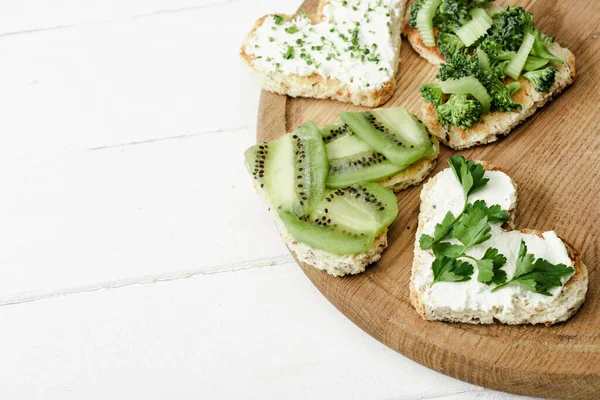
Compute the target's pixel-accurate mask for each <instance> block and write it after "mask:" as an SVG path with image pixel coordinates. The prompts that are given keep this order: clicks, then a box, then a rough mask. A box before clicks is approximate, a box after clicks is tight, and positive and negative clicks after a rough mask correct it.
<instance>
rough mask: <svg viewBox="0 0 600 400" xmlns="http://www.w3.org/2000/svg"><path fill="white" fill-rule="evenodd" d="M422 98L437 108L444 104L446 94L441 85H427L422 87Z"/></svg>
mask: <svg viewBox="0 0 600 400" xmlns="http://www.w3.org/2000/svg"><path fill="white" fill-rule="evenodd" d="M421 96H423V98H424V99H425V100H427V101H428V102H430V103H431V104H433V105H434V106H436V107H437V106H439V105H440V104H442V102H443V99H444V92H443V91H442V88H441V87H440V84H439V83H426V84H424V85H423V86H421Z"/></svg>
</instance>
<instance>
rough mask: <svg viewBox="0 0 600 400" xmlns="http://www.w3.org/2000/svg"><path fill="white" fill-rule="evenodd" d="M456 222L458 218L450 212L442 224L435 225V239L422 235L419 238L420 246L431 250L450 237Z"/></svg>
mask: <svg viewBox="0 0 600 400" xmlns="http://www.w3.org/2000/svg"><path fill="white" fill-rule="evenodd" d="M455 220H456V218H454V214H452V212H450V211H448V213H447V214H446V216H445V217H444V219H443V221H442V223H440V224H436V225H435V230H434V231H433V237H431V236H429V235H421V237H420V238H419V246H421V248H422V249H431V247H432V246H433V245H434V244H435V243H438V242H439V241H440V240H442V239H444V238H445V237H446V236H447V235H448V233H449V232H450V230H451V229H452V225H454V222H455Z"/></svg>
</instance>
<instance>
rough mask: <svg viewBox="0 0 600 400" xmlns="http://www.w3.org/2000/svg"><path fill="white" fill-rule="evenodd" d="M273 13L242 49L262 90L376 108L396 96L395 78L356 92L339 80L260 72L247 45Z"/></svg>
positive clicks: (395, 30)
mask: <svg viewBox="0 0 600 400" xmlns="http://www.w3.org/2000/svg"><path fill="white" fill-rule="evenodd" d="M327 3H328V0H320V2H319V7H318V12H317V14H314V15H311V16H310V19H311V21H312V22H313V23H317V22H319V21H320V20H322V11H323V7H324V6H325V5H326V4H327ZM272 15H273V14H269V15H265V16H263V17H261V18H259V19H258V20H257V21H256V22H255V23H254V26H253V28H252V30H251V31H250V33H249V34H248V35H247V36H246V38H245V40H244V43H243V44H242V47H241V49H240V56H241V58H242V60H243V61H244V64H246V65H247V66H248V67H249V68H250V70H251V71H252V72H253V73H254V75H255V76H256V77H257V78H258V80H259V82H260V83H261V86H262V88H263V89H265V90H267V91H269V92H273V93H278V94H284V95H288V96H291V97H312V98H315V99H333V100H338V101H342V102H347V103H353V104H356V105H361V106H365V107H377V106H379V105H381V104H383V103H385V102H386V101H388V100H389V98H390V97H392V95H393V94H394V90H395V89H396V80H395V78H394V76H395V74H394V76H392V77H391V78H390V80H388V81H387V82H385V83H384V84H383V85H382V86H381V87H380V88H378V89H370V90H369V89H368V88H361V89H359V90H356V89H355V88H352V87H351V86H350V85H349V84H348V83H345V82H342V81H341V80H339V79H336V78H330V77H323V76H321V75H319V74H317V73H313V74H312V75H309V76H301V75H295V74H284V73H283V72H281V71H276V72H265V71H260V70H258V69H256V68H254V66H253V57H252V56H251V55H249V54H248V52H247V51H246V49H247V46H248V44H249V42H250V40H251V39H252V37H253V36H254V34H255V33H256V31H257V29H258V28H259V27H260V26H261V25H262V24H263V23H264V21H265V19H266V18H268V17H270V16H272ZM278 15H280V16H282V17H284V19H285V20H290V19H292V18H294V17H295V15H284V14H278ZM403 16H404V10H403V9H401V10H400V21H399V23H398V24H396V26H394V25H392V38H397V39H396V40H397V56H396V60H395V67H396V69H395V71H397V70H398V64H399V63H400V45H401V43H402V41H401V39H400V30H401V26H400V25H401V23H402V18H403Z"/></svg>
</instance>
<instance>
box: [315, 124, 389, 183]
mask: <svg viewBox="0 0 600 400" xmlns="http://www.w3.org/2000/svg"><path fill="white" fill-rule="evenodd" d="M329 126H335V125H329ZM343 126H346V125H343ZM325 148H326V149H327V157H328V158H329V176H328V178H327V187H329V188H342V187H346V186H350V185H352V184H355V183H360V182H373V181H377V180H380V179H383V178H387V177H388V176H391V175H394V174H396V173H398V172H399V171H400V168H398V167H397V166H396V165H394V164H392V163H391V162H389V161H388V160H387V158H385V156H384V155H383V154H381V153H378V152H377V151H375V150H373V149H372V148H371V146H369V145H368V144H367V143H365V142H364V141H363V140H361V139H359V138H358V136H356V135H354V134H352V132H351V131H350V130H349V129H348V128H346V130H345V134H344V135H343V136H341V137H338V138H337V139H334V140H332V141H330V142H329V143H327V144H326V145H325Z"/></svg>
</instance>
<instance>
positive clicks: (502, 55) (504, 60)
mask: <svg viewBox="0 0 600 400" xmlns="http://www.w3.org/2000/svg"><path fill="white" fill-rule="evenodd" d="M515 55H516V53H515V52H514V51H504V50H501V51H498V52H496V53H495V54H494V55H493V56H492V57H491V58H490V66H491V68H492V70H493V71H494V74H496V76H498V77H499V78H500V79H504V78H505V77H506V68H507V67H508V64H510V62H511V61H512V59H513V58H514V57H515Z"/></svg>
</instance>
